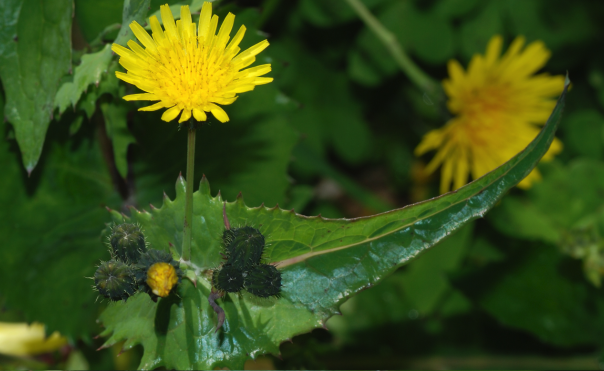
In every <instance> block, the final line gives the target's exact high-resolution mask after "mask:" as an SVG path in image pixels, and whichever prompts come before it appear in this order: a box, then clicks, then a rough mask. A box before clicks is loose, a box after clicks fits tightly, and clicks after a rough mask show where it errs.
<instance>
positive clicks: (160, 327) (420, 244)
mask: <svg viewBox="0 0 604 371" xmlns="http://www.w3.org/2000/svg"><path fill="white" fill-rule="evenodd" d="M567 86H568V85H567ZM565 94H566V90H565V92H564V93H563V95H562V97H561V98H560V100H559V101H558V104H557V105H556V108H555V109H554V111H553V113H552V116H551V117H550V119H549V120H548V122H547V124H546V125H545V126H544V128H543V130H542V131H541V133H540V134H539V135H538V136H537V138H536V139H535V140H534V141H533V142H531V144H529V146H528V147H527V148H526V149H525V150H524V151H523V152H521V153H519V154H518V155H516V156H515V157H513V158H512V159H511V160H510V161H508V162H507V163H505V164H504V165H502V166H501V167H499V168H497V169H495V170H494V171H492V172H490V173H488V174H486V175H485V176H483V177H482V178H480V179H478V180H476V181H474V182H472V183H470V184H468V185H466V186H464V187H462V188H460V189H458V190H457V191H455V192H451V193H448V194H446V195H443V196H441V197H437V198H434V199H432V200H429V201H426V202H422V203H419V204H415V205H412V206H410V207H405V208H402V209H398V210H393V211H390V212H387V213H383V214H379V215H376V216H373V217H367V218H358V219H350V220H347V219H324V218H321V217H305V216H301V215H298V214H295V213H294V212H291V211H285V210H281V209H279V208H277V207H275V208H272V209H269V208H266V207H257V208H249V207H247V206H246V205H245V204H244V202H243V199H242V198H238V200H237V201H235V202H232V203H226V204H225V203H224V202H223V200H222V198H221V196H220V195H218V196H216V197H211V194H210V187H209V183H208V182H207V180H205V179H203V180H202V182H201V183H200V189H199V190H198V191H197V192H195V193H194V195H193V198H194V204H193V231H194V233H193V241H192V247H191V263H192V265H193V268H194V269H195V271H196V272H197V273H198V276H199V281H198V283H197V288H195V287H193V284H192V283H191V282H190V281H188V280H185V281H184V282H183V283H182V284H181V285H180V286H179V288H178V296H174V295H173V296H171V297H169V298H167V299H160V300H159V302H158V303H153V302H152V301H151V300H150V299H149V297H148V296H145V294H138V295H136V296H134V297H133V298H131V299H129V300H128V302H126V303H115V304H112V305H110V306H109V307H108V309H107V310H106V311H105V312H104V313H103V314H102V315H101V318H100V320H101V321H102V322H103V324H104V325H105V327H106V330H105V331H104V332H103V335H110V337H109V339H108V340H107V341H106V343H105V346H110V345H113V344H115V343H117V342H118V341H120V340H124V339H125V340H126V343H125V345H124V347H125V348H126V349H128V348H131V347H133V346H134V345H135V344H142V345H143V347H144V349H145V352H144V355H143V359H142V361H141V364H140V367H141V368H154V367H160V366H163V367H166V368H178V369H211V368H215V367H224V366H226V367H230V368H241V367H242V366H243V364H244V362H245V360H246V358H247V357H252V358H253V357H255V356H256V355H259V354H262V353H266V352H272V353H276V352H277V351H278V346H279V344H280V343H281V342H282V341H284V340H286V339H289V338H291V337H292V336H294V335H296V334H299V333H302V332H307V331H310V330H311V329H313V328H315V327H319V326H321V325H322V324H323V323H324V322H325V321H326V320H327V319H328V318H329V317H331V316H332V315H333V314H335V313H337V310H338V307H339V305H341V304H342V303H343V302H344V301H345V300H346V298H348V297H350V296H351V295H353V294H355V293H357V292H359V291H360V290H362V289H365V288H368V287H370V286H372V285H374V284H375V283H376V282H378V281H380V280H381V279H382V278H383V277H384V276H385V275H387V274H389V273H391V272H393V271H394V270H395V269H396V268H398V267H399V266H401V265H402V264H404V263H406V262H407V261H408V260H409V259H411V258H413V257H414V256H416V255H417V254H418V253H420V252H421V251H423V250H425V249H427V248H429V247H430V246H432V245H434V244H435V243H437V242H438V241H440V240H441V239H443V238H445V237H446V236H448V235H449V234H451V233H452V232H453V231H455V230H456V229H458V228H460V227H461V226H463V225H464V224H465V223H467V222H468V221H470V220H473V219H476V218H478V217H481V216H483V215H484V213H486V212H487V211H488V210H489V209H490V208H491V207H493V205H495V203H496V202H497V201H498V200H499V199H500V198H501V197H502V196H503V195H504V194H505V193H506V192H507V191H508V190H509V189H510V188H512V187H513V186H514V185H516V184H517V183H518V182H519V181H520V180H522V179H523V178H524V177H525V176H526V175H528V174H529V172H530V171H531V170H532V169H533V168H534V167H535V165H536V164H537V163H538V161H539V160H540V159H541V157H542V156H543V154H544V153H545V152H546V151H547V149H548V148H549V146H550V144H551V141H552V140H553V138H554V133H555V130H556V127H557V124H558V121H559V119H560V116H561V113H562V108H563V106H564V95H565ZM184 194H185V182H184V179H183V178H182V177H180V178H179V179H178V180H177V183H176V198H175V199H174V200H170V199H168V198H165V199H164V204H163V205H162V207H161V208H160V209H152V210H151V212H147V211H143V212H139V211H136V210H134V212H133V213H132V217H131V218H129V219H130V220H131V221H134V222H137V223H140V224H141V226H142V227H143V230H144V232H145V235H146V237H147V240H148V242H149V243H150V245H151V246H152V247H153V248H156V249H163V250H168V249H169V248H170V246H174V249H175V251H176V253H178V252H180V251H179V250H180V248H181V244H182V229H183V222H182V220H183V216H184ZM223 205H226V213H227V215H228V217H229V219H230V223H231V225H233V226H239V225H252V226H254V227H256V228H259V229H260V231H261V232H262V233H263V234H264V235H265V236H266V238H267V241H268V243H269V245H268V246H267V247H266V249H265V258H266V260H267V261H270V262H273V263H276V264H277V266H278V267H279V269H280V270H281V272H282V275H283V276H282V282H283V285H284V286H283V288H282V297H281V298H279V299H276V298H272V299H264V300H260V299H258V298H255V297H253V296H251V295H250V294H248V293H245V292H244V293H243V294H241V295H231V294H228V295H227V296H226V297H225V298H224V299H221V300H220V301H219V303H220V305H221V306H222V307H223V308H224V310H225V312H226V322H225V324H224V327H223V328H222V329H221V330H220V331H219V332H218V333H215V332H214V328H215V325H216V315H215V314H214V312H213V311H212V310H211V309H210V307H209V305H208V302H207V297H208V295H209V293H210V289H211V287H210V286H211V285H210V282H209V280H208V275H209V274H210V271H211V270H212V269H215V268H216V267H218V266H219V265H220V263H221V261H222V260H221V256H220V253H221V251H222V247H221V235H222V232H223V230H224V224H223V220H222V218H223V215H222V209H223ZM112 215H113V217H114V220H115V221H117V222H119V221H122V220H123V216H122V215H121V214H119V213H117V212H113V213H112Z"/></svg>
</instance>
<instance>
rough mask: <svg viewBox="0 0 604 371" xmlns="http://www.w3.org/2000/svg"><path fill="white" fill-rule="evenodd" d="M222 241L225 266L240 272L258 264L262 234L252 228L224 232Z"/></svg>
mask: <svg viewBox="0 0 604 371" xmlns="http://www.w3.org/2000/svg"><path fill="white" fill-rule="evenodd" d="M222 239H223V241H224V244H225V251H226V255H227V264H231V265H233V266H234V267H236V268H237V269H239V270H241V271H247V270H248V269H249V268H250V267H252V266H255V265H257V264H260V262H261V260H262V253H263V252H264V246H265V240H264V236H263V235H262V233H260V231H259V230H257V229H256V228H253V227H249V226H248V227H242V228H231V229H229V230H225V231H224V233H223V235H222Z"/></svg>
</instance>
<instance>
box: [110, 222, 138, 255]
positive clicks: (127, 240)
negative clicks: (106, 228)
mask: <svg viewBox="0 0 604 371" xmlns="http://www.w3.org/2000/svg"><path fill="white" fill-rule="evenodd" d="M109 243H110V244H111V253H112V256H113V258H114V259H117V260H121V261H122V262H124V263H126V264H135V263H137V262H138V259H139V257H140V255H141V254H142V253H145V252H146V251H147V246H146V244H145V236H144V235H143V232H142V230H141V227H140V226H139V225H138V224H131V223H123V224H118V225H115V226H114V227H113V228H112V229H111V235H110V236H109Z"/></svg>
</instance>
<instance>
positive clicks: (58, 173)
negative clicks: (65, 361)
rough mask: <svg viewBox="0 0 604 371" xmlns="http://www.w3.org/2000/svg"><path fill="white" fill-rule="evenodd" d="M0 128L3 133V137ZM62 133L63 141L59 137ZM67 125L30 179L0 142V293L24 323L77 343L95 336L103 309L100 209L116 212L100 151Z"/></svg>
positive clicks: (9, 144)
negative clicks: (97, 273) (98, 271)
mask: <svg viewBox="0 0 604 371" xmlns="http://www.w3.org/2000/svg"><path fill="white" fill-rule="evenodd" d="M6 127H7V124H6V123H2V122H0V133H5V132H6ZM58 130H61V132H60V133H58V132H57V131H58ZM91 132H92V130H90V129H88V130H80V131H79V132H78V134H77V135H75V136H74V137H72V138H69V139H67V138H68V137H69V135H68V133H67V125H64V126H63V127H59V125H57V126H56V127H55V128H51V130H50V131H49V137H48V144H47V146H46V148H45V151H44V152H45V153H44V157H43V158H42V161H41V162H40V164H39V171H36V172H35V173H33V174H32V176H31V177H30V178H28V177H27V174H26V173H25V172H24V171H23V169H22V168H21V166H20V165H19V156H18V153H17V146H16V143H15V142H14V141H7V140H5V139H2V140H1V141H0V163H1V164H2V192H1V193H0V205H2V209H3V210H8V211H5V212H2V213H0V236H2V241H3V242H2V248H1V249H0V260H1V261H2V262H4V264H6V266H5V267H3V268H2V269H0V293H2V296H3V297H4V298H5V299H6V305H7V306H8V307H9V308H12V309H14V310H18V311H20V312H22V313H23V314H24V316H25V318H24V319H25V320H27V321H38V322H42V323H44V324H45V325H46V329H47V333H48V334H51V333H52V332H53V331H55V330H58V331H60V332H61V333H62V334H63V335H65V336H67V337H69V338H71V339H73V340H76V339H78V338H84V339H90V334H91V333H93V332H95V331H97V329H98V325H96V323H95V319H96V317H97V315H98V312H99V308H100V305H99V303H95V298H96V296H97V293H95V292H94V291H92V290H91V285H92V281H91V280H89V279H86V278H85V277H91V276H92V275H93V273H94V270H95V266H96V265H97V264H98V263H99V261H100V259H107V257H106V254H107V249H106V247H105V246H103V241H102V240H101V234H100V233H99V230H98V228H97V227H96V226H98V225H99V223H100V224H102V223H104V222H106V221H107V211H106V210H105V208H104V205H103V204H105V203H111V204H119V201H118V197H117V194H116V193H115V191H114V190H113V184H112V181H111V178H110V176H109V173H108V172H107V169H106V167H105V164H104V163H103V158H102V156H101V152H100V150H99V146H98V144H97V142H96V141H95V140H94V138H93V137H92V136H91V135H90V134H91Z"/></svg>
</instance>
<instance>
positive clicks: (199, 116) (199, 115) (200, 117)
mask: <svg viewBox="0 0 604 371" xmlns="http://www.w3.org/2000/svg"><path fill="white" fill-rule="evenodd" d="M193 117H195V120H197V121H205V120H207V119H208V116H207V115H206V113H205V112H203V111H202V110H200V109H198V108H193Z"/></svg>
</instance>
